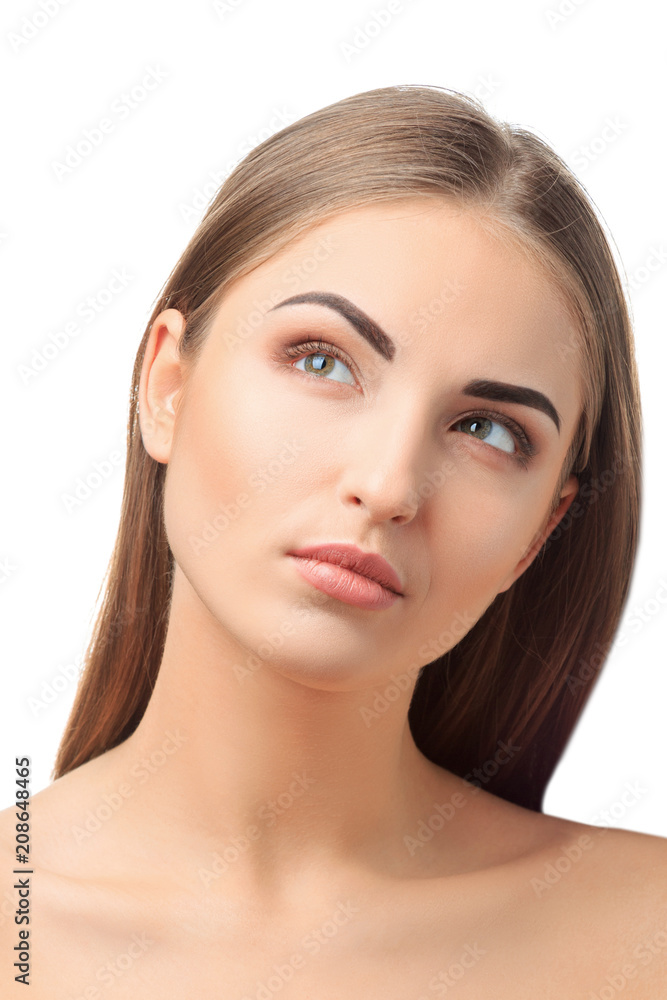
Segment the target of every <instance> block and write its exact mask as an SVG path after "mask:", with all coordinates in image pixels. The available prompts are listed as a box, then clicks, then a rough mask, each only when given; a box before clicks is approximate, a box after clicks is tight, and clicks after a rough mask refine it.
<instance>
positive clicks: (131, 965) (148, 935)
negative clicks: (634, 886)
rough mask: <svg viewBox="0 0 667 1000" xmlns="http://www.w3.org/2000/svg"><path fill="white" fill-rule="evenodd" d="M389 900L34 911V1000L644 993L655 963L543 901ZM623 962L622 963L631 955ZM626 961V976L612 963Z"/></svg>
mask: <svg viewBox="0 0 667 1000" xmlns="http://www.w3.org/2000/svg"><path fill="white" fill-rule="evenodd" d="M416 902H418V901H416V900H415V899H414V898H411V899H410V900H409V901H405V900H401V898H400V895H399V894H398V893H397V894H396V899H395V901H394V905H393V906H389V905H387V901H385V903H384V905H382V906H379V905H377V901H376V902H375V903H374V904H371V903H370V902H369V901H368V900H364V901H361V900H358V899H354V898H352V899H340V900H338V901H337V902H335V903H332V904H331V905H329V906H328V907H326V908H324V909H322V911H321V912H319V913H317V914H313V915H312V917H311V919H309V920H308V921H305V922H304V921H299V922H296V923H294V922H292V923H288V922H281V921H261V922H260V921H257V920H256V919H254V918H253V917H252V916H251V915H250V914H247V915H245V916H244V914H243V913H242V912H241V913H239V912H238V911H235V912H234V913H233V914H232V913H231V912H230V913H229V914H227V916H226V917H225V916H224V915H223V916H222V918H219V919H217V920H212V919H211V914H210V911H208V910H206V909H205V908H204V907H202V906H200V905H198V906H188V905H183V906H179V905H178V904H176V905H175V906H174V907H173V908H172V909H169V910H167V909H165V908H164V907H157V908H153V909H151V910H150V911H148V910H145V909H138V910H137V911H136V912H134V913H133V914H132V916H129V917H128V912H130V911H129V910H128V907H127V905H126V903H121V901H119V900H116V901H115V902H114V901H113V900H110V899H107V900H104V899H103V898H102V897H100V899H99V906H98V907H95V906H94V905H91V904H92V903H93V901H92V900H90V899H88V900H87V902H86V906H85V907H71V906H70V907H69V908H68V907H64V908H62V907H61V908H60V909H58V908H57V907H56V906H54V905H53V901H51V904H50V905H47V904H46V903H45V905H44V907H42V908H39V909H38V908H35V912H37V913H38V914H39V915H38V916H37V917H36V919H35V921H34V923H33V927H32V928H31V938H32V947H33V963H32V970H31V985H32V992H31V995H32V997H33V1000H46V998H47V997H48V1000H61V998H62V1000H105V998H108V997H110V996H113V997H114V998H115V1000H117V998H125V997H127V998H130V997H133V998H135V997H137V996H141V997H142V1000H152V998H153V997H155V998H160V1000H169V998H171V997H174V998H177V997H178V998H182V997H184V996H196V997H197V998H198V1000H220V998H221V997H223V998H226V997H230V998H234V1000H273V998H274V997H276V996H280V997H285V998H289V1000H313V998H315V997H316V998H317V1000H334V998H335V1000H340V998H341V997H345V998H347V1000H357V998H359V1000H362V998H363V1000H368V998H369V997H375V996H377V997H380V996H381V997H383V998H385V1000H394V998H396V1000H399V998H400V1000H433V998H436V997H450V996H455V997H457V998H459V1000H482V998H484V1000H487V998H488V997H491V996H492V997H493V998H494V1000H510V998H511V1000H524V998H525V1000H534V998H535V997H536V996H540V997H542V998H549V997H553V998H554V1000H555V998H559V1000H560V998H562V997H564V996H572V997H575V996H582V997H589V996H591V995H594V996H604V995H605V992H604V991H605V989H607V990H609V989H610V988H611V984H613V983H618V982H620V981H621V979H620V978H619V977H623V995H624V997H625V998H626V1000H630V998H632V997H642V1000H650V998H651V997H652V996H654V995H655V996H658V995H659V994H658V993H655V994H654V993H652V992H651V983H652V979H651V976H652V975H654V974H655V973H656V968H657V967H656V966H655V965H654V967H653V969H651V968H650V967H649V964H650V963H649V962H647V961H646V959H645V958H644V957H642V956H641V955H640V954H639V952H637V953H636V954H635V955H634V961H633V959H632V956H630V955H629V954H628V953H627V950H625V951H624V952H623V953H621V952H619V951H618V950H617V946H618V940H617V936H616V931H615V930H612V931H609V932H608V931H605V930H604V929H601V928H600V927H599V925H598V926H597V927H595V926H593V925H592V922H591V920H590V915H587V914H585V913H583V912H580V913H576V912H574V911H573V910H572V909H571V908H570V909H568V908H565V909H564V910H563V912H562V913H560V912H558V910H557V909H554V908H553V907H551V909H550V908H549V904H548V903H545V902H544V901H542V908H540V907H538V906H537V905H536V904H533V906H532V907H531V906H529V905H526V903H525V901H524V905H523V906H521V907H518V908H517V907H516V906H514V907H513V906H512V904H511V902H510V901H509V900H508V899H507V898H503V899H502V900H499V899H497V900H493V901H490V902H487V904H486V905H480V901H479V900H474V899H472V898H471V899H466V898H461V899H460V900H458V901H457V900H456V899H450V900H448V901H447V903H446V904H445V903H439V902H437V901H436V900H434V898H433V896H432V894H428V895H427V894H425V895H424V898H423V900H422V905H421V906H419V905H415V903H416ZM632 961H633V966H634V968H633V969H632V971H631V970H630V965H629V963H630V962H632ZM624 967H625V972H623V968H624Z"/></svg>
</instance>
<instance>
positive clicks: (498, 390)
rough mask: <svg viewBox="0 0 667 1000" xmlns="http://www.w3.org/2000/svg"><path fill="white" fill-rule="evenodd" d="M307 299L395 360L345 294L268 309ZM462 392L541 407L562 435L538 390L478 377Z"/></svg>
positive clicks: (317, 295)
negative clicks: (337, 317)
mask: <svg viewBox="0 0 667 1000" xmlns="http://www.w3.org/2000/svg"><path fill="white" fill-rule="evenodd" d="M304 302H308V303H314V304H315V305H320V306H326V307H327V308H328V309H335V310H336V312H338V313H340V315H341V316H343V317H344V318H345V319H346V320H347V321H348V323H350V324H351V326H353V327H354V329H355V330H356V331H357V333H359V334H360V335H361V336H362V337H363V338H364V340H366V341H368V343H369V344H370V345H371V347H372V348H373V349H374V350H375V351H377V352H378V354H381V355H382V357H383V358H384V359H385V360H386V361H393V360H394V355H395V353H396V345H395V344H394V342H393V340H392V339H391V337H389V336H387V334H386V333H385V332H384V330H383V329H382V327H381V326H379V325H378V324H377V323H376V322H375V320H372V319H371V318H370V316H367V315H366V313H365V312H363V311H362V310H361V309H359V308H358V307H357V306H355V305H354V303H353V302H350V300H349V299H346V298H345V296H344V295H337V294H335V293H334V292H302V293H301V294H300V295H292V296H290V298H288V299H284V300H283V301H282V302H279V303H278V304H277V305H275V306H273V307H272V309H269V312H273V310H274V309H280V308H281V307H282V306H291V305H300V304H301V303H304ZM462 392H463V394H464V395H466V396H474V397H476V398H477V399H489V400H493V401H495V402H498V403H518V404H519V406H529V407H531V409H534V410H541V412H542V413H545V414H546V415H547V416H548V417H549V418H550V419H551V420H553V422H554V424H555V425H556V429H557V430H558V433H559V434H560V428H561V420H560V415H559V413H558V410H557V409H556V407H555V406H554V405H553V403H552V402H551V400H550V399H549V397H548V396H545V395H544V393H542V392H539V391H538V390H537V389H530V388H528V387H527V386H523V385H511V384H510V383H509V382H496V381H494V380H493V379H485V378H476V379H472V380H471V381H470V382H466V384H465V385H464V386H463V389H462Z"/></svg>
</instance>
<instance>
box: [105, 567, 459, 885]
mask: <svg viewBox="0 0 667 1000" xmlns="http://www.w3.org/2000/svg"><path fill="white" fill-rule="evenodd" d="M214 626H215V627H214ZM250 662H252V663H253V667H252V669H248V668H246V667H245V666H244V667H242V668H240V669H239V664H246V663H250ZM257 664H259V665H257ZM318 678H319V679H320V680H321V676H320V675H318V676H317V677H312V676H311V678H310V683H309V684H308V683H304V682H301V681H300V680H294V679H293V678H292V677H289V676H285V674H281V673H280V672H279V670H278V669H277V666H276V665H272V664H271V662H270V661H269V662H261V661H258V660H256V659H254V658H253V659H252V660H251V659H249V653H248V650H247V649H246V650H244V649H242V648H240V647H239V644H238V643H237V642H235V641H233V639H232V638H231V637H230V636H229V635H227V634H225V635H222V636H221V629H220V625H219V624H218V623H213V622H212V619H211V616H210V615H209V614H208V612H207V611H206V609H205V608H203V606H202V604H201V602H200V601H199V598H198V597H197V596H196V594H195V593H194V592H193V591H192V589H191V588H190V587H189V584H188V583H187V581H186V580H185V578H184V577H183V576H182V574H180V573H178V572H177V576H176V578H175V581H174V592H173V597H172V604H171V610H170V618H169V625H168V629H167V637H166V641H165V646H164V650H163V657H162V662H161V666H160V670H159V674H158V678H157V682H156V686H155V689H154V691H153V694H152V697H151V700H150V702H149V705H148V707H147V709H146V712H145V714H144V716H143V718H142V720H141V722H140V724H139V726H138V728H137V729H136V731H135V732H134V733H133V734H132V736H131V737H130V738H129V739H128V740H126V741H125V743H123V744H121V745H120V746H119V747H117V748H116V751H113V753H117V754H118V757H117V763H120V764H122V767H123V769H124V771H125V773H130V774H131V775H132V774H133V775H134V776H135V778H136V782H137V783H139V782H141V786H142V787H141V795H140V796H135V797H134V802H135V808H139V807H140V808H141V809H142V810H143V816H144V818H142V820H141V822H142V824H146V823H147V824H149V826H150V824H152V823H155V824H156V825H159V828H160V829H169V831H170V836H172V837H175V838H176V839H177V840H179V841H180V842H181V843H182V844H183V845H187V847H186V850H187V851H194V853H195V854H196V857H197V859H198V862H197V863H198V867H199V870H200V873H201V870H202V867H203V868H204V870H208V871H213V872H214V871H215V869H216V866H217V867H218V868H220V867H221V865H223V864H224V863H225V859H227V861H229V859H231V858H232V857H233V859H234V866H233V867H234V873H235V877H238V878H243V879H244V880H245V882H246V884H248V883H251V884H252V885H253V886H262V887H266V886H268V885H270V884H271V883H272V882H274V881H279V880H280V878H281V873H285V876H286V878H287V877H289V878H290V879H293V878H294V876H295V874H296V873H297V872H299V871H306V870H307V869H309V868H310V869H313V868H315V869H318V870H322V871H326V870H327V869H330V868H331V866H332V865H336V866H338V867H339V868H340V867H348V868H349V867H350V866H353V867H358V866H360V865H361V866H364V867H365V868H368V866H369V865H370V866H371V867H373V868H377V867H380V868H382V869H383V872H384V873H385V874H387V875H391V876H396V877H400V876H403V875H407V874H409V873H410V872H411V871H414V869H415V865H416V864H417V863H423V862H424V852H419V854H418V856H416V855H415V852H414V851H413V852H411V851H410V850H409V849H408V847H406V840H405V838H406V837H407V838H410V837H414V836H415V835H416V830H417V825H418V824H419V823H420V821H422V822H423V821H426V820H427V819H428V818H429V816H430V815H431V813H432V812H433V807H434V803H437V802H442V801H443V789H445V791H446V789H447V787H449V786H448V785H447V782H450V784H451V789H450V791H451V792H456V791H457V790H459V791H460V790H461V789H462V788H463V782H462V781H461V779H459V778H457V777H456V776H455V775H453V774H450V773H449V772H447V771H445V770H443V769H441V768H438V767H436V766H435V765H434V764H432V763H431V762H430V761H428V760H427V758H425V757H424V756H423V754H421V752H420V751H419V750H418V749H417V747H416V745H415V743H414V740H413V738H412V734H411V732H410V728H409V725H408V720H407V709H408V705H409V700H410V697H411V694H412V687H410V689H409V690H407V691H405V692H401V699H400V700H398V699H397V700H396V701H394V702H391V703H389V702H387V704H388V706H389V707H388V708H387V710H386V711H385V712H384V713H383V714H382V715H381V716H380V717H377V716H376V717H374V718H373V719H372V720H370V721H369V719H368V714H369V713H368V711H366V712H364V711H363V710H364V709H366V710H368V708H369V707H370V706H371V705H372V703H373V698H374V697H375V695H376V694H377V692H378V691H381V690H382V688H384V687H386V684H387V680H385V682H384V684H383V685H382V688H379V687H377V688H370V689H369V688H364V689H356V690H324V689H323V688H322V685H321V684H320V686H314V685H315V684H316V683H318ZM330 685H331V682H330ZM455 826H458V824H455ZM143 828H144V829H146V826H145V825H144V826H143ZM442 837H443V834H441V835H440V836H439V849H440V850H442V849H443V839H442ZM445 850H446V848H445ZM218 859H222V861H220V860H218ZM323 866H324V867H323ZM241 873H243V874H241ZM205 877H206V876H202V878H204V879H205ZM225 882H226V884H227V882H228V880H227V878H226V880H225Z"/></svg>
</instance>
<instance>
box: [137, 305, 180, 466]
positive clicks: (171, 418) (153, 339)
mask: <svg viewBox="0 0 667 1000" xmlns="http://www.w3.org/2000/svg"><path fill="white" fill-rule="evenodd" d="M184 330H185V317H184V316H183V314H182V313H181V312H179V311H178V310H177V309H165V310H163V311H162V312H161V313H160V314H159V316H157V318H156V319H155V322H154V323H153V326H152V327H151V331H150V334H149V336H148V340H147V342H146V350H145V352H144V359H143V364H142V367H141V378H140V380H139V399H138V404H139V427H140V429H141V438H142V441H143V443H144V447H145V449H146V451H147V452H148V454H149V455H150V456H151V458H154V459H155V461H156V462H162V463H164V464H166V463H168V462H169V457H170V454H171V444H172V439H173V433H174V422H175V417H176V412H175V400H176V396H177V395H178V393H179V391H180V390H181V388H182V385H183V366H182V362H181V360H180V358H179V356H178V343H179V341H180V338H181V336H182V334H183V331H184Z"/></svg>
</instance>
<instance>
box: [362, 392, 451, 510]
mask: <svg viewBox="0 0 667 1000" xmlns="http://www.w3.org/2000/svg"><path fill="white" fill-rule="evenodd" d="M359 419H360V421H361V422H362V426H360V427H359V433H358V434H356V435H354V437H353V438H352V439H351V440H350V441H349V442H348V443H347V445H346V448H345V451H346V460H345V464H346V474H345V480H344V482H345V487H346V492H347V494H348V495H349V496H352V495H353V496H355V497H358V498H359V499H360V500H361V501H362V502H363V503H364V504H366V505H367V506H368V507H374V508H376V509H377V510H378V512H382V511H386V513H384V515H383V516H388V517H391V516H395V514H398V513H400V514H408V513H412V514H414V512H415V511H416V510H417V509H418V507H419V498H420V496H421V492H422V491H421V490H420V488H419V487H420V483H421V482H422V480H423V479H424V477H425V476H426V473H427V471H428V470H427V466H428V463H429V455H431V454H432V452H431V449H432V435H431V433H430V428H429V416H428V409H427V404H426V401H425V398H424V394H422V397H421V398H420V397H419V396H418V395H416V394H414V393H410V394H405V395H403V394H402V395H401V398H400V399H397V397H396V395H394V396H393V398H388V399H387V400H386V401H384V402H382V403H381V402H380V401H379V400H378V401H376V405H374V406H373V407H372V408H370V409H369V410H368V411H367V413H366V414H365V415H364V416H363V417H359ZM390 510H394V512H395V513H394V514H392V513H389V511H390Z"/></svg>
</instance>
